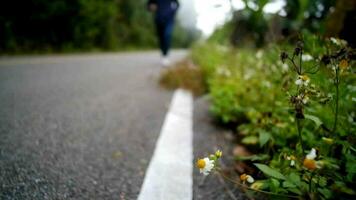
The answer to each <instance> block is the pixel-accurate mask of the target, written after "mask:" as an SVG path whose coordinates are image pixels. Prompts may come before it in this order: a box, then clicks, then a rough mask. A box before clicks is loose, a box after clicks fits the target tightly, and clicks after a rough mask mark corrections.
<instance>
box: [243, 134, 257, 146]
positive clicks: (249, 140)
mask: <svg viewBox="0 0 356 200" xmlns="http://www.w3.org/2000/svg"><path fill="white" fill-rule="evenodd" d="M241 142H242V143H243V144H252V145H253V144H257V142H258V138H257V137H256V136H254V135H252V136H247V137H244V139H242V140H241Z"/></svg>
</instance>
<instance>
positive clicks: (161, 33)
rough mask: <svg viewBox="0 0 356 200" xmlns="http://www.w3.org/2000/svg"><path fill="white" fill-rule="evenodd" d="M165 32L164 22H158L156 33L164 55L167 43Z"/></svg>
mask: <svg viewBox="0 0 356 200" xmlns="http://www.w3.org/2000/svg"><path fill="white" fill-rule="evenodd" d="M164 30H165V26H164V24H163V23H162V22H159V21H158V20H157V21H156V31H157V36H158V43H159V47H160V49H161V52H162V55H164V54H165V42H164Z"/></svg>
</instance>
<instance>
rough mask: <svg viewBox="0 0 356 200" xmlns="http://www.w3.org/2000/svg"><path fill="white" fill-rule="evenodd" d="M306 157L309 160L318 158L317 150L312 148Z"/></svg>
mask: <svg viewBox="0 0 356 200" xmlns="http://www.w3.org/2000/svg"><path fill="white" fill-rule="evenodd" d="M306 158H307V159H309V160H314V159H315V158H316V150H315V149H314V148H312V149H311V150H310V152H309V154H308V155H307V157H306Z"/></svg>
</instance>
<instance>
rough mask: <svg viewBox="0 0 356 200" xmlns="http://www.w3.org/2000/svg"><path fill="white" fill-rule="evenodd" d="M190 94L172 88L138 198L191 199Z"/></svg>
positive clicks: (191, 136)
mask: <svg viewBox="0 0 356 200" xmlns="http://www.w3.org/2000/svg"><path fill="white" fill-rule="evenodd" d="M192 107H193V97H192V95H191V93H190V92H188V91H185V90H181V89H179V90H176V92H175V93H174V96H173V99H172V102H171V105H170V108H169V111H168V113H167V114H166V118H165V120H164V123H163V126H162V129H161V133H160V136H159V138H158V140H157V144H156V149H155V151H154V153H153V156H152V159H151V162H150V164H149V166H148V168H147V171H146V176H145V179H144V181H143V185H142V188H141V192H140V194H139V196H138V200H192V198H193V196H192V195H193V192H192V190H193V180H192V170H193V164H192V161H193V142H192V141H193V123H192V117H193V114H192V113H193V112H192V109H193V108H192Z"/></svg>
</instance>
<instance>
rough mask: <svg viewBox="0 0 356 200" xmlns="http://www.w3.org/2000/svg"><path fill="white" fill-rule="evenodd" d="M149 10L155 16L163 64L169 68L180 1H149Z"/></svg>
mask: <svg viewBox="0 0 356 200" xmlns="http://www.w3.org/2000/svg"><path fill="white" fill-rule="evenodd" d="M147 6H148V9H149V10H150V11H151V12H153V13H154V14H155V19H154V21H155V24H156V31H157V36H158V40H159V47H160V49H161V52H162V60H161V63H162V65H163V66H165V67H167V66H169V64H170V61H169V59H168V53H169V49H170V47H171V38H172V32H173V26H174V17H175V14H176V12H177V10H178V7H179V2H178V0H149V1H148V3H147Z"/></svg>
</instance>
